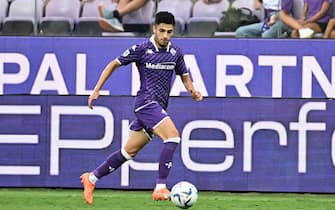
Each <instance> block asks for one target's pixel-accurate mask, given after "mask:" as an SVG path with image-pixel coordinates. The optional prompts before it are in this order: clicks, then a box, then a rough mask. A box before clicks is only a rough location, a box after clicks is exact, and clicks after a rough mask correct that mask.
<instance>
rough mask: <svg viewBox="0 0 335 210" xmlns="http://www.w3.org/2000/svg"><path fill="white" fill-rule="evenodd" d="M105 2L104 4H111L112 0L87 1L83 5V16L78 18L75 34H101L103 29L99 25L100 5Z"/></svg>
mask: <svg viewBox="0 0 335 210" xmlns="http://www.w3.org/2000/svg"><path fill="white" fill-rule="evenodd" d="M101 2H103V3H104V4H109V2H110V0H99V1H91V2H85V3H84V4H83V5H82V13H81V16H80V17H78V19H77V24H76V27H75V35H78V36H101V35H102V31H103V30H102V29H101V27H100V26H99V23H98V20H99V18H100V17H99V12H98V9H97V8H98V5H99V4H100V3H101Z"/></svg>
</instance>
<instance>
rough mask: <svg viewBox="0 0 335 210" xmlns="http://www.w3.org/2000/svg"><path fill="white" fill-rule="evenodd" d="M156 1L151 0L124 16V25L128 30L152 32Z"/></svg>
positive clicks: (142, 32)
mask: <svg viewBox="0 0 335 210" xmlns="http://www.w3.org/2000/svg"><path fill="white" fill-rule="evenodd" d="M154 9H155V3H154V1H152V0H149V1H148V2H147V3H146V4H145V5H144V6H143V7H141V8H140V9H138V10H136V11H134V12H131V13H129V14H127V15H125V16H123V17H122V22H123V27H124V29H125V31H126V32H136V33H141V34H146V33H151V31H150V28H151V24H152V20H153V15H154Z"/></svg>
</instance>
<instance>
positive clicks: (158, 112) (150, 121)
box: [129, 101, 169, 138]
mask: <svg viewBox="0 0 335 210" xmlns="http://www.w3.org/2000/svg"><path fill="white" fill-rule="evenodd" d="M135 116H136V119H135V120H133V121H132V122H131V123H130V126H129V127H130V130H133V131H139V130H142V129H144V130H145V131H146V132H147V134H148V135H149V136H150V138H151V137H152V135H153V130H154V129H155V128H156V127H157V126H158V125H159V124H160V123H161V122H163V120H164V119H165V118H167V117H169V115H168V113H167V112H166V111H165V110H164V109H163V108H162V107H161V105H160V104H158V103H157V102H155V101H154V102H150V103H148V104H145V105H143V106H141V107H139V108H137V109H135Z"/></svg>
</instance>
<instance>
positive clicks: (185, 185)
mask: <svg viewBox="0 0 335 210" xmlns="http://www.w3.org/2000/svg"><path fill="white" fill-rule="evenodd" d="M197 200H198V190H197V188H196V187H195V186H194V185H193V184H191V183H189V182H186V181H181V182H178V183H177V184H175V185H174V186H173V187H172V189H171V201H172V203H173V204H174V205H176V206H178V207H179V208H182V209H187V208H190V207H191V206H192V205H194V204H195V203H196V202H197Z"/></svg>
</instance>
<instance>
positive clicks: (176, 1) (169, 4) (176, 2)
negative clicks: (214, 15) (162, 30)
mask: <svg viewBox="0 0 335 210" xmlns="http://www.w3.org/2000/svg"><path fill="white" fill-rule="evenodd" d="M192 6H193V4H192V1H191V0H162V1H160V2H159V3H158V8H157V12H159V11H169V12H171V13H172V14H173V15H174V16H175V21H176V25H175V31H174V35H175V36H182V35H183V34H184V32H185V30H186V23H187V21H188V19H189V18H190V17H191V12H192Z"/></svg>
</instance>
